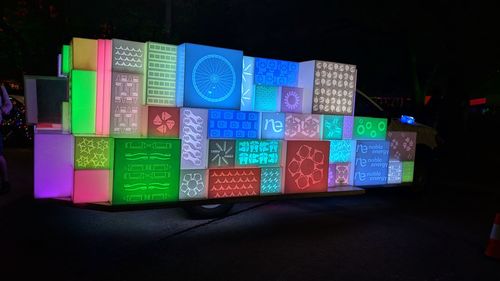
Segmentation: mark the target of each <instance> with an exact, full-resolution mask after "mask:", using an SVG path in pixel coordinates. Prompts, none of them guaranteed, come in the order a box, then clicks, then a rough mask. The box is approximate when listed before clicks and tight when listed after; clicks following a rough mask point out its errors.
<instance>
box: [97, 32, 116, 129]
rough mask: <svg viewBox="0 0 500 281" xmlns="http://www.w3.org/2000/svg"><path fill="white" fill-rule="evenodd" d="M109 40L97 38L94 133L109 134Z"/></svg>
mask: <svg viewBox="0 0 500 281" xmlns="http://www.w3.org/2000/svg"><path fill="white" fill-rule="evenodd" d="M111 42H112V41H111V40H101V39H99V40H97V100H96V128H95V130H96V134H97V135H105V136H107V135H109V122H110V116H109V115H110V110H111V56H112V54H111Z"/></svg>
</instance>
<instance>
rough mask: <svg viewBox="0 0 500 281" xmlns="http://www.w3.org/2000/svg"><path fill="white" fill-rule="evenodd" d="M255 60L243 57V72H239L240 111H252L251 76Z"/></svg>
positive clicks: (252, 91)
mask: <svg viewBox="0 0 500 281" xmlns="http://www.w3.org/2000/svg"><path fill="white" fill-rule="evenodd" d="M254 69H255V58H253V57H245V56H244V57H243V70H242V72H241V107H240V110H242V111H251V110H253V100H254V84H253V74H254Z"/></svg>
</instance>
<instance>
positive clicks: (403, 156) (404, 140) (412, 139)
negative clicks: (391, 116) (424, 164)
mask: <svg viewBox="0 0 500 281" xmlns="http://www.w3.org/2000/svg"><path fill="white" fill-rule="evenodd" d="M387 140H388V141H390V142H391V150H390V159H391V160H400V161H414V160H415V148H416V146H417V133H416V132H387Z"/></svg>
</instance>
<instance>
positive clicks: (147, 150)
mask: <svg viewBox="0 0 500 281" xmlns="http://www.w3.org/2000/svg"><path fill="white" fill-rule="evenodd" d="M180 144H181V143H180V140H179V139H115V162H114V173H113V175H114V176H113V200H112V203H113V204H114V205H115V204H137V203H151V202H166V201H177V200H178V199H179V173H180Z"/></svg>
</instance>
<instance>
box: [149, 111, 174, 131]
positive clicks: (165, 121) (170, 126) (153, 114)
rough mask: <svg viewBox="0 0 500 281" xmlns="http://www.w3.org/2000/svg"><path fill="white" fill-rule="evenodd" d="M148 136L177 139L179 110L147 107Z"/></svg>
mask: <svg viewBox="0 0 500 281" xmlns="http://www.w3.org/2000/svg"><path fill="white" fill-rule="evenodd" d="M148 136H154V137H170V138H172V137H175V138H177V137H179V108H176V107H160V106H149V107H148Z"/></svg>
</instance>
